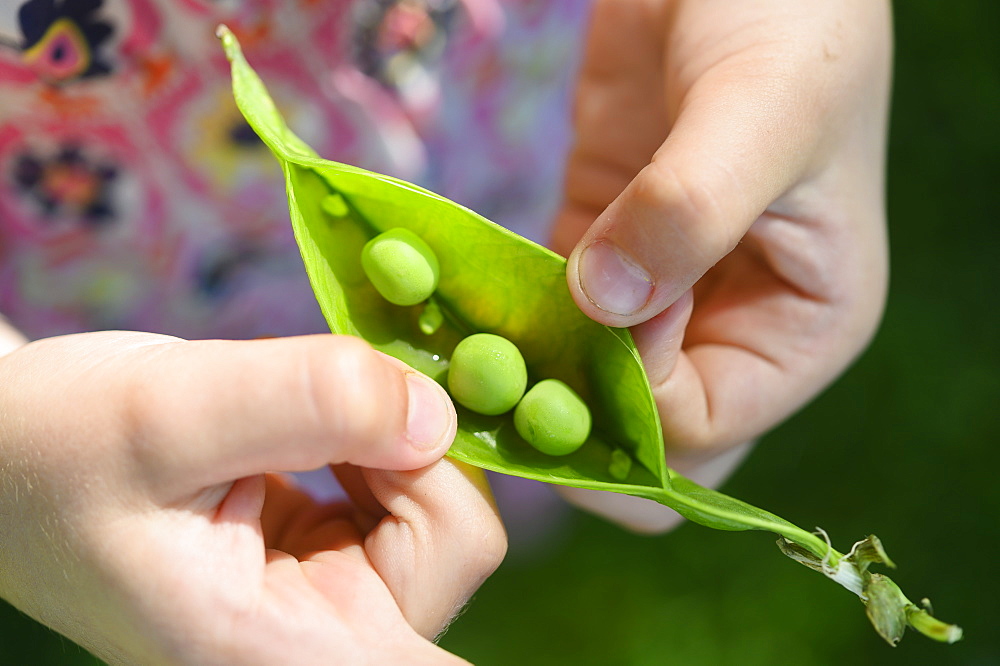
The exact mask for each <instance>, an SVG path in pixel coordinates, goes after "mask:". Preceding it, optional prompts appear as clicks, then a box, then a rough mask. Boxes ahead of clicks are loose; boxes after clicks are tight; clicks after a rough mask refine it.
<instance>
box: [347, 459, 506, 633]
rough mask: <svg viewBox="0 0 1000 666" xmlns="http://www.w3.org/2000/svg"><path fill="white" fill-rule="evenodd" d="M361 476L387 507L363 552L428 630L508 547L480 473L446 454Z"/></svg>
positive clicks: (443, 621) (414, 620)
mask: <svg viewBox="0 0 1000 666" xmlns="http://www.w3.org/2000/svg"><path fill="white" fill-rule="evenodd" d="M366 476H367V478H368V482H369V485H370V487H371V489H372V492H373V493H374V495H375V497H376V498H377V499H378V500H379V502H381V503H382V505H383V506H385V507H386V509H387V510H388V511H389V512H390V513H391V514H392V515H391V516H390V517H389V518H386V519H385V520H383V521H382V522H381V523H380V524H379V526H378V527H376V528H375V529H374V530H373V531H372V532H371V533H370V534H369V535H368V537H367V538H366V540H365V549H366V551H367V552H368V557H369V560H370V561H371V564H372V566H373V567H374V568H375V570H376V571H378V573H379V575H380V576H381V577H382V579H383V580H384V581H385V584H386V585H387V586H388V588H389V590H390V591H391V592H392V594H393V597H395V599H396V602H397V603H398V604H399V607H400V609H402V611H403V615H404V616H405V617H406V619H407V620H408V621H409V622H410V624H411V625H412V626H413V628H414V629H415V630H416V631H417V632H418V633H420V634H421V635H423V636H426V637H433V636H435V635H437V634H438V633H439V632H440V631H441V630H442V629H444V627H445V626H446V625H447V623H448V622H449V621H450V620H451V619H452V618H453V617H454V616H455V615H456V614H457V613H458V611H459V610H460V609H461V608H462V606H463V605H464V604H465V603H466V602H467V601H468V599H469V597H470V596H471V595H472V593H473V592H474V591H475V590H476V589H477V588H478V587H479V586H480V585H481V584H482V582H483V581H484V580H485V579H486V578H487V577H488V576H489V575H490V574H491V573H493V571H494V570H495V569H496V568H497V566H499V564H500V562H501V561H502V560H503V557H504V554H505V553H506V550H507V537H506V533H505V531H504V528H503V524H502V523H501V522H500V517H499V514H498V512H497V508H496V505H495V504H494V503H493V498H492V494H491V493H490V490H489V486H488V484H487V481H486V477H485V475H484V474H483V472H482V471H481V470H478V469H475V468H472V467H469V466H467V465H463V464H461V463H456V462H454V461H451V460H447V459H445V460H441V461H439V462H437V463H435V464H433V465H431V466H429V467H426V468H424V469H421V470H417V471H413V472H380V471H374V470H366Z"/></svg>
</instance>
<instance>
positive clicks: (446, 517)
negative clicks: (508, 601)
mask: <svg viewBox="0 0 1000 666" xmlns="http://www.w3.org/2000/svg"><path fill="white" fill-rule="evenodd" d="M0 331H3V335H2V336H0V339H2V340H4V341H5V345H6V349H0V353H3V351H9V353H8V354H7V355H5V356H2V357H0V413H2V414H3V415H4V418H3V419H2V420H0V461H3V462H2V465H0V533H2V534H3V535H4V538H3V540H2V543H0V596H2V597H3V598H4V599H6V600H8V601H9V602H11V603H12V604H13V605H14V606H16V607H18V608H20V609H21V610H23V611H24V612H25V613H27V614H28V615H30V616H32V617H34V618H36V619H38V620H39V621H41V622H43V623H44V624H46V625H48V626H50V627H52V628H53V629H55V630H56V631H58V632H60V633H63V634H64V635H66V636H68V637H69V638H70V639H72V640H74V641H76V642H78V643H79V644H81V645H83V646H84V647H86V648H88V649H89V650H91V651H92V652H93V653H94V654H96V655H97V656H99V657H100V658H102V659H104V660H106V661H107V662H109V663H113V664H118V663H130V664H131V663H142V664H204V663H239V664H275V663H302V664H307V663H329V661H330V659H334V661H337V662H338V663H359V664H360V663H416V664H451V663H464V662H463V661H462V660H461V659H458V658H457V657H454V656H453V655H450V654H448V653H446V652H444V651H443V650H441V649H439V648H437V647H436V646H435V645H434V644H433V643H432V642H431V641H430V639H432V638H433V637H434V636H435V635H437V634H438V633H439V632H440V631H441V630H442V629H443V628H444V626H445V625H446V624H447V623H448V621H449V620H450V619H451V618H452V617H453V616H454V615H455V613H456V612H457V611H458V610H459V609H460V608H461V607H462V605H463V604H464V603H465V601H466V600H467V599H468V597H469V596H470V595H471V594H472V592H473V591H474V590H475V589H476V588H477V587H478V586H479V584H480V583H481V582H482V581H483V580H484V579H485V577H486V576H488V575H489V574H490V573H491V572H492V571H493V570H494V569H495V567H496V566H497V565H498V564H499V562H500V561H501V559H502V557H503V555H504V552H505V548H506V537H505V534H504V530H503V527H502V525H501V523H500V520H499V518H498V516H497V513H496V508H495V506H494V504H493V501H492V497H491V495H490V492H489V489H488V486H487V485H486V483H485V480H484V478H483V476H482V474H481V473H480V472H478V470H472V469H470V468H465V467H460V466H457V465H456V464H454V463H452V462H449V461H447V460H443V459H441V456H442V455H443V454H444V452H445V451H446V449H447V448H448V446H449V445H450V443H451V441H452V439H453V437H454V434H455V428H456V417H455V412H454V408H453V407H452V405H451V403H450V401H449V400H448V398H447V395H446V394H445V393H444V391H443V390H442V389H441V388H440V387H439V386H437V384H435V383H434V382H433V381H431V380H430V379H428V378H426V377H424V376H423V375H419V374H418V373H416V372H414V371H412V370H409V369H408V368H406V366H404V365H403V364H401V363H400V362H398V361H395V360H394V359H390V358H389V357H387V356H384V355H382V354H380V353H378V352H375V351H373V350H372V349H371V348H370V347H368V346H367V345H365V344H364V343H363V342H361V341H360V340H358V339H355V338H346V337H336V336H330V335H325V336H310V337H302V338H286V339H277V340H255V341H246V342H229V341H199V342H187V341H183V340H178V339H176V338H170V337H166V336H159V335H149V334H142V333H121V332H113V333H88V334H81V335H72V336H66V337H59V338H50V339H47V340H40V341H37V342H33V343H30V344H24V340H23V339H20V338H19V336H17V334H16V333H14V332H13V331H11V330H10V329H9V327H7V328H3V327H0ZM327 464H334V465H335V467H336V472H337V474H338V476H339V477H340V478H341V479H342V481H343V485H344V487H345V488H346V489H347V490H348V492H349V493H350V496H351V501H348V502H342V503H338V504H333V505H322V504H319V503H317V502H316V501H315V500H313V499H312V498H311V497H310V496H308V495H305V494H304V493H303V492H301V491H300V490H298V489H297V488H296V487H295V486H294V484H292V483H291V482H290V481H289V478H288V477H286V476H283V475H281V474H276V473H273V472H275V471H276V470H283V471H293V470H307V469H313V468H317V467H322V466H324V465H327Z"/></svg>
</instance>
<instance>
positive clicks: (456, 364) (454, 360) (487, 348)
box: [448, 333, 528, 415]
mask: <svg viewBox="0 0 1000 666" xmlns="http://www.w3.org/2000/svg"><path fill="white" fill-rule="evenodd" d="M527 386H528V368H527V366H525V364H524V357H523V356H521V352H520V350H518V348H517V347H516V346H515V345H514V343H513V342H511V341H510V340H508V339H507V338H503V337H500V336H499V335H493V334H492V333H476V334H475V335H470V336H469V337H467V338H463V339H462V341H461V342H459V343H458V345H457V346H456V347H455V351H454V352H453V353H452V355H451V364H450V366H449V368H448V390H449V391H450V392H451V397H453V398H454V399H455V400H456V401H457V402H458V403H459V404H460V405H463V406H465V407H468V408H469V409H471V410H472V411H474V412H478V413H480V414H489V415H494V414H503V413H504V412H506V411H509V410H511V409H513V407H514V405H516V404H517V401H518V400H520V399H521V396H522V395H524V389H525V387H527Z"/></svg>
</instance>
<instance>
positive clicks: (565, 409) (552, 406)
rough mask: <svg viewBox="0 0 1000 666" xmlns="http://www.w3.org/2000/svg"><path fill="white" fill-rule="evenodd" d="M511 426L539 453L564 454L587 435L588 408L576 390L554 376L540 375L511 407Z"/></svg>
mask: <svg viewBox="0 0 1000 666" xmlns="http://www.w3.org/2000/svg"><path fill="white" fill-rule="evenodd" d="M514 427H515V428H517V433H518V434H519V435H521V437H523V438H524V440H525V441H526V442H528V443H529V444H531V445H532V446H534V447H535V448H536V449H538V450H539V451H541V452H542V453H547V454H549V455H551V456H564V455H567V454H569V453H573V452H574V451H576V450H577V449H579V448H580V447H581V446H582V445H583V443H584V442H585V441H587V437H589V436H590V410H589V409H588V408H587V405H586V404H584V402H583V399H582V398H581V397H580V396H579V395H577V393H576V391H574V390H573V389H571V388H570V387H569V386H567V385H566V384H565V383H564V382H561V381H559V380H558V379H543V380H542V381H540V382H538V383H537V384H535V385H534V386H532V387H531V390H530V391H528V392H527V393H526V394H525V396H524V397H523V398H522V399H521V402H520V403H518V405H517V409H515V410H514Z"/></svg>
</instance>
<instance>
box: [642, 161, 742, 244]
mask: <svg viewBox="0 0 1000 666" xmlns="http://www.w3.org/2000/svg"><path fill="white" fill-rule="evenodd" d="M732 180H733V179H732V178H731V177H730V175H729V174H728V173H726V172H724V173H722V174H721V175H717V177H707V178H700V177H696V176H694V175H689V174H686V173H683V172H681V171H679V170H678V169H676V168H675V167H673V166H671V165H669V164H668V163H667V161H666V160H665V159H654V160H653V161H652V162H650V164H649V165H648V166H647V167H645V168H644V169H643V171H642V172H641V173H640V177H639V178H637V179H636V181H637V185H638V189H637V191H636V195H637V200H638V201H639V202H640V203H641V204H642V205H643V206H644V207H645V206H648V207H651V208H654V209H656V210H661V211H669V221H670V224H671V225H672V226H673V228H674V230H675V233H676V234H677V236H678V238H677V240H678V241H679V242H681V243H683V244H684V245H685V246H686V249H687V250H689V251H691V252H693V253H695V256H698V257H701V258H703V259H706V260H712V261H715V260H718V259H719V258H721V257H723V256H725V255H726V254H728V253H729V251H730V250H732V249H733V248H734V247H736V244H737V243H738V242H739V240H740V236H739V235H737V234H736V233H735V231H734V230H735V229H737V228H738V226H739V225H738V224H736V223H737V222H738V221H737V220H732V219H729V217H730V213H729V211H728V207H727V206H725V205H724V203H723V202H724V200H725V198H726V197H727V196H732V195H733V194H734V193H738V190H736V189H734V188H736V186H737V184H736V183H732V188H730V187H729V186H727V185H725V184H726V183H730V181H732ZM724 192H728V194H724Z"/></svg>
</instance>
